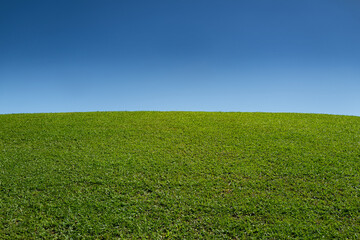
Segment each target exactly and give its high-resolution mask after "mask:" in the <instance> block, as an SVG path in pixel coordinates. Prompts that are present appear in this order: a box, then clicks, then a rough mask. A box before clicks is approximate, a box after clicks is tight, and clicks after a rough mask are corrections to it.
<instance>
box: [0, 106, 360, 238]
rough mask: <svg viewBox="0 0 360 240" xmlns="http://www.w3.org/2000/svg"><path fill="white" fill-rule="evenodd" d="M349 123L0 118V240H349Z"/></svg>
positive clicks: (357, 154) (280, 116) (189, 117)
mask: <svg viewBox="0 0 360 240" xmlns="http://www.w3.org/2000/svg"><path fill="white" fill-rule="evenodd" d="M359 197H360V117H352V116H336V115H321V114H290V113H203V112H95V113H55V114H9V115H0V238H1V239H39V238H45V239H71V238H72V239H114V238H119V239H122V238H125V239H139V238H150V239H163V238H164V239H194V238H206V239H252V238H254V239H291V238H300V239H308V238H309V239H319V238H325V239H329V238H337V239H346V238H348V239H358V238H360V198H359Z"/></svg>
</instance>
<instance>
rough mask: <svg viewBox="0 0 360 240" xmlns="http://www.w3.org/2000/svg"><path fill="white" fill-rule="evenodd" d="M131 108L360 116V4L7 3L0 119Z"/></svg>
mask: <svg viewBox="0 0 360 240" xmlns="http://www.w3.org/2000/svg"><path fill="white" fill-rule="evenodd" d="M124 110H128V111H133V110H160V111H241V112H258V111H261V112H307V113H330V114H346V115H357V116H360V1H358V0H337V1H333V0H316V1H314V0H273V1H269V0H247V1H241V0H238V1H236V0H217V1H215V0H177V1H170V0H163V1H158V0H152V1H149V0H142V1H140V0H117V1H115V0H114V1H111V0H97V1H94V0H62V1H55V0H43V1H39V0H31V1H29V0H26V1H25V0H24V1H20V0H1V1H0V114H3V113H33V112H79V111H124Z"/></svg>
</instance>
